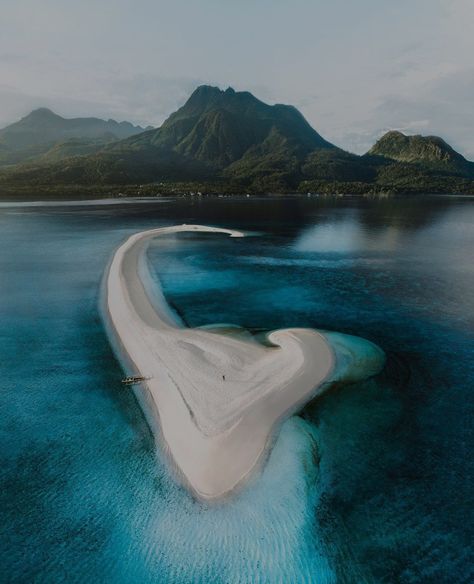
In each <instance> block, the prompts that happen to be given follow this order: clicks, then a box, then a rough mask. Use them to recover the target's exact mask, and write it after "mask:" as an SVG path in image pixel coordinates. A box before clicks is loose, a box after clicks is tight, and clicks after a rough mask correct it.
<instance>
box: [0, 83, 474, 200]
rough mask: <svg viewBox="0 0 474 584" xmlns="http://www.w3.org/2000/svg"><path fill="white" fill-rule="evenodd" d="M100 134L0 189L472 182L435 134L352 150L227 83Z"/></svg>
mask: <svg viewBox="0 0 474 584" xmlns="http://www.w3.org/2000/svg"><path fill="white" fill-rule="evenodd" d="M38 112H39V113H38ZM51 114H52V115H56V114H53V112H50V111H44V109H40V110H36V115H37V116H40V117H44V118H48V117H49V116H50V115H51ZM0 135H1V133H0ZM102 139H103V140H104V141H103V143H100V140H99V143H97V144H95V145H89V144H87V143H81V142H80V141H78V142H77V141H76V142H74V141H72V142H69V143H66V144H64V145H59V146H57V147H56V148H55V149H53V151H52V152H51V153H50V154H49V155H46V156H45V157H44V158H43V159H42V160H40V161H36V162H33V163H29V164H19V165H16V166H15V167H11V168H10V169H8V170H5V171H4V172H1V173H0V191H5V190H7V189H8V188H12V189H15V188H22V189H27V188H28V186H29V185H30V186H34V187H35V188H43V187H45V188H46V185H53V187H54V188H57V189H58V190H60V188H61V186H65V185H67V186H68V187H72V186H74V187H84V189H91V188H92V187H93V186H99V185H100V186H101V187H103V188H107V187H110V188H112V191H113V190H114V189H115V190H117V189H121V190H123V188H124V187H126V186H127V185H129V186H132V185H137V184H141V185H144V184H145V185H149V187H148V190H149V191H150V192H152V193H153V192H156V191H157V187H156V185H160V190H161V191H163V190H167V189H171V190H173V188H174V187H173V186H172V185H176V184H181V185H183V184H187V185H192V184H196V183H199V184H201V185H203V188H206V189H207V190H219V189H221V190H226V189H227V190H229V191H232V192H238V191H240V192H241V191H242V190H246V191H251V192H297V191H299V192H321V193H330V192H334V193H355V194H363V193H372V194H377V193H397V192H407V193H416V192H433V193H437V192H440V193H443V192H448V193H450V192H474V163H472V162H470V161H468V160H466V159H465V158H464V157H463V156H462V155H461V154H459V153H458V152H456V151H455V150H454V149H453V148H452V147H451V146H449V144H447V143H446V142H445V141H444V140H442V139H441V138H438V137H435V136H427V137H424V136H406V135H404V134H402V133H401V132H398V131H390V132H387V133H386V134H385V135H384V136H382V137H381V138H380V139H379V140H378V141H377V142H376V144H375V145H374V146H373V147H372V148H371V149H370V150H369V151H368V152H367V153H366V154H364V155H362V156H358V155H356V154H352V153H350V152H346V151H344V150H343V149H341V148H338V147H337V146H335V145H334V144H332V143H330V142H329V141H327V140H326V139H325V138H323V137H322V136H321V135H320V134H319V133H318V132H317V131H316V130H315V129H314V128H312V126H311V125H310V124H309V123H308V122H307V120H306V119H305V118H304V116H303V115H302V114H301V113H300V112H299V111H298V110H297V109H296V108H295V107H293V106H288V105H283V104H275V105H268V104H266V103H264V102H263V101H260V100H259V99H257V98H256V97H254V96H253V95H252V94H251V93H249V92H246V91H235V90H234V89H232V88H231V87H229V88H227V89H225V90H222V89H219V88H218V87H213V86H208V85H204V86H199V87H198V88H196V89H195V90H194V91H193V93H192V94H191V95H190V97H189V98H188V100H187V101H186V103H185V104H184V105H183V106H182V107H180V108H179V109H178V110H177V111H176V112H174V113H172V114H171V115H170V116H169V117H168V118H167V120H165V122H164V123H163V124H162V125H161V126H160V127H159V128H154V129H148V130H146V131H143V132H138V133H135V134H132V135H131V136H128V137H126V138H124V139H122V140H118V141H117V140H110V141H107V140H106V139H104V137H103V136H102ZM1 146H2V143H1V140H0V156H1ZM54 156H55V157H56V158H54ZM154 185H155V186H154ZM166 185H168V186H166ZM51 188H52V187H51Z"/></svg>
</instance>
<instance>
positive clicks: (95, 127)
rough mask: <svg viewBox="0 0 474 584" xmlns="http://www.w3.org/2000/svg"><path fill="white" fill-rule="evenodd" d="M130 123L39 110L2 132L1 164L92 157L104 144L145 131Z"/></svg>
mask: <svg viewBox="0 0 474 584" xmlns="http://www.w3.org/2000/svg"><path fill="white" fill-rule="evenodd" d="M143 130H144V129H143V128H141V127H140V126H134V125H133V124H130V123H129V122H116V121H115V120H100V119H98V118H72V119H67V118H63V117H61V116H59V115H57V114H55V113H54V112H52V111H51V110H49V109H47V108H39V109H36V110H34V111H32V112H31V113H30V114H28V115H27V116H25V117H24V118H22V119H21V120H19V121H18V122H15V123H13V124H10V125H9V126H7V127H6V128H3V129H1V130H0V165H2V164H3V165H4V164H16V163H19V162H24V161H26V160H32V159H34V158H36V157H38V156H42V157H43V158H42V159H43V161H48V160H49V157H48V152H49V151H50V150H52V153H51V154H52V156H51V159H52V160H59V159H60V158H65V157H67V156H74V155H82V154H89V153H91V152H94V151H97V150H98V149H100V148H102V147H103V146H104V145H105V144H107V143H109V142H113V141H117V140H121V139H123V138H128V137H129V136H132V135H134V134H137V133H140V132H143Z"/></svg>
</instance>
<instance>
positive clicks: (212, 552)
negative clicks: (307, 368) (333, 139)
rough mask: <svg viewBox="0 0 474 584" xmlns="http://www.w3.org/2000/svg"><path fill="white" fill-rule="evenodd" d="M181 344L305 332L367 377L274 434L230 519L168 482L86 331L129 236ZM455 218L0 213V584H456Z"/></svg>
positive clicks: (461, 360)
mask: <svg viewBox="0 0 474 584" xmlns="http://www.w3.org/2000/svg"><path fill="white" fill-rule="evenodd" d="M183 222H187V223H192V222H196V223H204V224H215V225H221V226H228V227H237V228H241V229H248V230H251V231H253V232H254V233H255V235H254V236H252V237H248V238H244V239H242V240H237V239H228V238H225V237H219V236H204V235H203V236H199V237H196V236H195V235H193V236H189V235H180V236H175V237H169V238H166V239H160V240H159V242H158V241H157V242H156V244H155V245H154V246H153V247H152V249H151V250H150V253H149V257H150V261H151V262H152V264H153V266H154V268H155V270H156V272H157V273H158V274H159V275H160V278H161V280H162V283H163V286H164V290H165V293H166V296H167V298H168V299H169V301H170V302H171V303H172V304H173V305H174V306H175V307H176V309H177V310H179V312H180V313H181V314H182V315H183V317H184V318H185V320H186V321H187V322H188V324H189V325H191V326H199V325H206V324H213V323H221V322H225V323H234V324H238V325H242V326H245V327H247V328H250V329H256V330H259V329H263V330H267V329H273V328H281V327H286V326H308V327H316V328H322V329H326V330H334V331H339V332H344V333H350V334H355V335H359V336H361V337H364V338H367V339H369V340H371V341H373V342H375V343H376V344H378V345H379V346H380V347H382V348H383V349H384V350H385V352H386V354H387V357H388V360H387V366H386V368H385V370H384V372H383V373H381V374H380V375H379V376H378V377H377V378H375V379H372V380H370V381H368V382H365V383H359V384H355V385H351V386H346V387H343V388H340V389H338V390H333V391H331V392H330V393H328V394H327V395H326V396H324V397H323V398H321V399H319V400H316V401H314V402H313V403H311V404H309V405H308V406H307V407H306V408H305V410H304V411H303V412H302V413H301V415H300V416H294V417H292V418H291V419H289V420H288V421H287V422H286V423H285V424H284V425H283V427H282V430H281V432H280V435H279V438H278V440H277V442H276V445H275V447H274V449H273V452H272V454H271V456H270V459H269V461H268V464H267V465H266V466H265V469H264V471H263V472H262V473H259V474H258V475H256V476H255V477H254V478H253V479H252V481H251V482H250V484H249V485H248V486H247V487H246V488H244V489H243V490H242V491H241V492H240V493H239V494H238V495H237V496H235V497H234V498H233V499H231V500H230V501H227V502H225V503H222V504H218V505H203V504H201V503H197V502H195V501H194V500H193V499H192V498H191V497H190V496H189V495H188V494H187V492H186V491H185V490H184V489H183V488H181V487H180V486H179V485H177V484H176V483H175V481H174V480H173V478H172V476H170V473H169V472H168V466H167V461H166V460H165V459H164V457H163V456H161V454H160V453H158V458H157V455H156V453H155V451H154V443H153V439H152V437H151V435H150V432H149V430H148V428H147V426H146V423H145V421H144V418H143V415H142V413H141V411H140V409H139V407H138V406H137V404H136V402H135V400H134V398H133V395H132V394H131V392H128V391H127V390H124V389H123V388H122V387H121V384H120V378H121V375H122V373H121V368H120V366H119V364H118V363H117V362H116V360H115V359H114V357H113V354H112V351H111V349H110V346H109V343H108V340H107V337H106V335H105V333H104V329H103V326H102V322H101V319H100V316H99V310H98V300H99V289H100V280H101V276H102V273H103V270H104V268H105V266H106V264H107V261H108V260H109V258H110V256H111V254H112V253H113V251H114V249H115V248H116V246H117V245H118V244H119V243H120V242H121V241H122V240H123V239H124V238H125V237H126V236H127V235H128V234H131V233H133V232H135V231H137V230H141V229H145V228H149V227H154V226H159V225H165V224H173V223H183ZM473 258H474V201H473V200H463V201H461V200H456V199H429V198H426V199H417V200H405V201H403V200H385V201H383V200H382V201H360V200H357V199H354V200H351V199H338V200H317V199H305V198H299V199H261V200H255V199H250V200H249V199H234V200H230V199H218V200H203V201H195V202H190V201H185V200H178V201H162V202H158V203H141V204H139V203H124V204H120V205H101V206H88V205H81V206H62V207H61V206H47V207H42V206H20V207H13V206H4V207H0V278H1V279H0V379H1V384H0V392H1V406H2V416H1V421H0V433H1V464H0V477H1V479H0V480H1V487H2V488H1V493H0V531H1V542H0V560H1V565H0V581H1V582H28V583H31V582H35V583H36V582H41V583H43V582H44V583H50V582H51V583H63V582H64V583H76V582H77V583H82V582H87V583H99V582H104V583H109V582H110V583H124V584H125V583H127V584H135V583H137V584H148V583H150V584H151V583H160V584H162V583H163V584H168V583H173V584H174V583H179V584H181V583H188V582H189V583H195V582H196V583H201V582H202V583H209V584H210V583H212V584H213V583H269V584H273V583H279V582H282V583H283V582H284V583H295V584H299V583H300V582H312V583H313V582H314V583H321V584H325V583H337V584H339V583H351V584H352V583H355V584H361V583H366V582H367V583H390V584H392V583H394V584H396V583H401V584H402V583H403V584H405V583H408V584H410V583H444V582H450V583H453V584H457V583H463V584H464V583H471V582H472V581H474V565H473V561H472V549H471V547H472V541H473V539H474V538H473V531H474V528H473V525H474V521H473V519H474V518H473V511H472V507H473V495H472V493H473V474H474V473H473V470H474V469H473V467H474V462H473V456H472V450H473V446H474V444H473V442H474V440H473V419H474V416H473V397H472V396H473V390H474V358H473V357H474V260H473Z"/></svg>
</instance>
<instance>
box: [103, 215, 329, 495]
mask: <svg viewBox="0 0 474 584" xmlns="http://www.w3.org/2000/svg"><path fill="white" fill-rule="evenodd" d="M183 231H189V232H209V233H216V234H227V235H230V236H231V237H241V236H243V234H242V233H241V232H238V231H232V230H226V229H219V228H214V227H206V226H200V225H179V226H173V227H164V228H159V229H152V230H149V231H144V232H141V233H137V234H135V235H132V236H131V237H130V238H129V239H127V240H126V241H125V243H123V244H122V245H121V246H120V247H119V248H118V249H117V251H116V253H115V255H114V257H113V259H112V262H111V264H110V266H109V269H108V273H107V276H106V281H105V295H106V298H105V300H106V309H107V318H108V321H109V325H110V326H109V330H110V332H111V334H113V335H114V337H115V339H114V340H115V342H116V345H119V346H120V351H119V352H120V353H121V356H122V357H123V358H124V359H125V360H126V361H127V363H128V364H129V365H131V366H132V369H133V370H134V371H135V373H136V374H140V375H143V376H145V377H147V378H149V379H148V380H147V382H146V384H142V386H141V387H137V389H136V394H137V397H138V399H139V401H140V404H141V406H142V408H143V410H144V412H145V415H146V417H147V419H148V422H149V424H150V426H151V428H152V430H153V431H154V433H155V436H157V438H158V439H160V440H162V441H163V442H164V445H165V447H166V448H167V450H168V452H169V454H170V457H171V459H172V461H173V462H174V463H175V465H176V467H177V469H178V470H179V473H180V475H181V476H182V478H183V479H184V481H183V482H184V483H185V484H186V485H187V486H188V488H190V489H191V490H192V491H193V492H194V493H195V494H196V495H197V496H199V497H200V498H203V499H216V498H218V497H222V496H224V495H226V494H228V493H229V492H231V491H232V490H233V489H235V488H236V487H237V486H238V485H239V484H241V483H242V482H243V481H245V479H246V478H247V477H248V476H249V475H250V473H251V471H252V470H253V469H255V468H256V467H257V465H258V462H259V461H260V460H261V459H262V457H263V454H264V453H265V450H266V447H267V446H268V444H269V443H270V439H271V437H272V435H273V433H274V429H275V428H276V426H277V424H278V422H281V421H282V419H284V418H285V417H286V416H288V415H290V414H291V413H293V412H295V411H296V410H297V409H299V408H301V407H302V406H303V405H304V404H305V403H306V402H307V401H308V400H310V399H311V398H313V397H314V396H315V395H317V394H318V393H319V392H320V391H322V390H323V389H325V388H326V387H327V385H328V383H329V381H330V378H331V375H332V373H333V371H334V369H335V353H334V351H333V349H332V347H331V344H330V343H329V342H328V340H327V338H326V337H325V336H323V335H322V334H320V333H319V332H317V331H315V330H312V329H301V328H294V329H284V330H278V331H274V332H272V333H270V334H269V335H268V339H269V340H270V341H271V343H272V344H273V345H274V346H272V347H268V346H263V345H261V344H260V343H258V342H257V341H255V340H254V339H250V338H249V339H246V338H241V337H232V336H230V335H222V334H219V333H218V332H216V331H212V332H211V331H208V330H204V329H191V328H187V327H186V326H184V325H183V323H182V322H180V320H179V317H178V316H177V315H176V314H175V313H174V312H173V311H172V310H171V309H170V307H169V306H168V304H167V303H166V300H165V298H164V296H163V294H162V292H161V289H160V288H159V287H158V286H156V285H155V286H152V283H151V277H150V274H149V270H148V266H147V261H146V255H145V252H146V248H147V246H148V244H149V242H150V241H151V240H152V239H153V238H155V237H158V236H160V235H166V234H172V233H177V232H183Z"/></svg>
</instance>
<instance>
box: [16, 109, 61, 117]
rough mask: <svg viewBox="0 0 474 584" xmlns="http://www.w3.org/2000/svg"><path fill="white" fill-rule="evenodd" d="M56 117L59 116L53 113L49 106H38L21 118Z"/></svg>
mask: <svg viewBox="0 0 474 584" xmlns="http://www.w3.org/2000/svg"><path fill="white" fill-rule="evenodd" d="M58 118H61V116H59V115H58V114H55V113H54V112H53V111H52V110H50V109H49V108H47V107H39V108H36V109H34V110H32V111H31V112H30V113H29V114H28V115H27V116H25V117H24V118H23V119H58ZM61 119H62V118H61Z"/></svg>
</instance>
